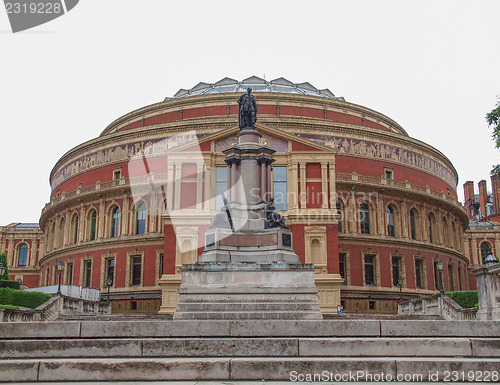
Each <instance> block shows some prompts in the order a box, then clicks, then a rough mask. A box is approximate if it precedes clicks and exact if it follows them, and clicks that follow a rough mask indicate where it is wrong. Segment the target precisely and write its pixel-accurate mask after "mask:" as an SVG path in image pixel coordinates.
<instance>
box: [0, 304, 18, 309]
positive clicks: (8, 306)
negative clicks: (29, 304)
mask: <svg viewBox="0 0 500 385" xmlns="http://www.w3.org/2000/svg"><path fill="white" fill-rule="evenodd" d="M0 308H4V309H12V310H19V306H15V305H2V304H0Z"/></svg>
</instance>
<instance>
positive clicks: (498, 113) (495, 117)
mask: <svg viewBox="0 0 500 385" xmlns="http://www.w3.org/2000/svg"><path fill="white" fill-rule="evenodd" d="M486 122H487V123H488V126H489V127H491V126H493V135H492V136H493V140H494V141H495V147H496V148H500V100H497V104H496V106H495V108H494V109H493V110H492V111H491V112H488V113H487V114H486ZM498 174H500V164H497V165H496V166H493V169H492V170H491V175H498Z"/></svg>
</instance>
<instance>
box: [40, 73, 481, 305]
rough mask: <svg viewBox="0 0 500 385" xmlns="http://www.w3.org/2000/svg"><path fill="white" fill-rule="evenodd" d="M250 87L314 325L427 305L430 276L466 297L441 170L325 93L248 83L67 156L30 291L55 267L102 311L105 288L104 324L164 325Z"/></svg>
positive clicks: (164, 111) (452, 187) (175, 103)
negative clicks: (306, 268) (314, 300)
mask: <svg viewBox="0 0 500 385" xmlns="http://www.w3.org/2000/svg"><path fill="white" fill-rule="evenodd" d="M249 87H250V88H252V94H253V95H254V96H255V98H256V101H257V107H258V114H257V117H258V120H257V123H256V127H257V130H258V131H260V132H261V133H262V135H263V136H262V140H263V141H264V142H265V143H267V145H268V146H269V147H271V148H272V149H274V150H275V151H276V152H275V153H274V155H273V157H274V163H273V168H272V174H271V179H272V181H271V185H272V188H273V193H274V197H275V203H276V208H277V209H278V210H279V212H280V213H282V214H283V215H284V216H285V218H286V224H287V226H288V227H289V228H290V229H291V231H292V233H293V247H294V250H295V252H296V253H297V254H298V255H299V257H300V259H301V260H302V262H303V263H314V265H315V269H316V282H317V284H318V288H319V296H320V304H321V306H322V310H323V311H324V312H334V311H336V305H337V304H340V303H342V304H343V305H344V309H345V311H346V312H374V313H375V312H376V313H394V312H397V301H398V300H399V298H400V287H399V285H400V283H401V286H402V293H403V296H404V297H405V299H407V298H410V297H412V296H421V295H428V294H433V293H435V292H436V290H439V282H440V281H439V275H438V273H437V262H438V260H441V261H442V263H443V264H444V268H443V270H442V276H443V285H444V289H445V290H466V289H469V288H471V289H473V288H475V280H474V277H473V276H471V274H470V273H469V271H468V267H469V261H468V259H467V258H466V257H465V252H464V240H463V234H464V231H465V230H466V228H467V226H468V217H467V214H466V212H465V210H464V209H463V207H462V205H461V204H460V203H459V202H458V201H457V193H456V187H457V182H458V175H457V172H456V170H455V169H454V167H453V165H452V164H451V163H450V161H449V160H448V159H447V158H446V156H444V155H443V154H442V153H441V152H439V151H438V150H437V149H435V148H433V147H431V146H429V145H427V144H425V143H423V142H421V141H419V140H416V139H413V138H411V137H410V136H408V134H407V133H406V132H405V130H404V129H403V128H402V127H401V126H400V125H399V124H398V123H396V122H395V121H393V120H392V119H390V118H389V117H387V116H385V115H383V114H382V113H380V112H377V111H374V110H371V109H369V108H367V107H363V106H360V105H356V104H353V103H350V102H347V101H345V100H344V98H342V97H336V96H335V95H334V94H333V93H332V92H330V91H329V90H328V89H322V90H319V89H317V88H315V87H314V86H312V85H311V84H309V83H299V84H297V83H292V82H290V81H288V80H286V79H284V78H279V79H275V80H272V81H266V80H264V79H261V78H258V77H251V78H248V79H245V80H243V81H237V80H234V79H230V78H224V79H222V80H220V81H219V82H217V83H213V84H209V83H199V84H198V85H196V86H195V87H193V88H192V89H189V90H185V89H181V90H179V91H178V92H177V93H176V94H175V95H174V96H173V97H171V98H170V97H168V98H166V99H165V100H164V101H162V102H159V103H156V104H152V105H149V106H146V107H142V108H139V109H137V110H135V111H132V112H130V113H128V114H126V115H124V116H122V117H120V118H118V119H117V120H115V121H114V122H112V123H111V124H110V125H109V126H108V127H106V128H105V129H104V131H103V132H102V134H101V135H100V136H99V137H97V138H95V139H92V140H90V141H88V142H86V143H83V144H81V145H79V146H77V147H75V148H73V149H72V150H70V151H69V152H67V153H66V154H65V155H64V156H63V157H62V158H61V159H60V160H59V161H58V162H57V164H56V165H55V166H54V168H53V170H52V172H51V174H50V184H51V187H52V193H51V196H50V202H49V203H48V204H47V205H46V206H45V207H44V209H43V211H42V215H41V218H40V227H41V229H42V231H43V242H42V243H41V244H42V246H41V250H39V251H38V253H37V265H38V267H39V269H40V270H39V274H40V277H39V279H40V285H41V286H46V285H52V284H55V283H57V279H58V274H57V269H56V264H57V263H59V261H61V260H62V262H63V264H64V265H65V269H64V273H63V278H62V283H63V284H73V285H81V286H85V287H92V288H100V289H101V290H102V293H103V296H104V297H105V296H106V293H107V284H106V281H107V279H108V278H110V281H109V283H111V286H110V295H111V300H112V303H113V312H119V313H124V312H157V311H159V310H160V307H161V312H164V313H168V312H173V311H174V309H175V303H176V300H177V297H176V296H177V294H176V290H177V288H178V287H179V285H180V282H181V272H180V270H181V266H182V264H185V263H193V262H195V261H196V259H197V256H198V255H200V254H201V252H202V251H203V249H204V242H205V232H206V230H207V229H208V227H209V225H210V223H211V220H212V217H213V216H214V214H216V212H218V210H220V208H221V206H222V199H221V198H220V194H221V193H224V192H225V191H226V190H227V184H228V182H227V180H228V174H227V165H226V163H225V155H224V154H223V152H222V151H223V150H225V149H227V148H229V147H230V146H232V144H233V143H235V142H236V134H237V133H238V132H239V127H238V104H237V100H238V97H239V95H241V94H242V93H245V92H246V90H247V88H249ZM216 196H219V197H218V198H214V197H216ZM38 255H39V256H38ZM33 263H34V262H33ZM338 289H340V291H339V290H338ZM162 290H163V305H162ZM336 290H337V291H336ZM339 292H340V296H338V295H337V294H336V293H339ZM330 295H331V297H329V296H330Z"/></svg>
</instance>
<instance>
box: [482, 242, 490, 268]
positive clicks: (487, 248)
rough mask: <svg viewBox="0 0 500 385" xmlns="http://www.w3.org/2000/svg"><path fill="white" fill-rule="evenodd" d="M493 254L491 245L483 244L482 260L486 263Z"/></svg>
mask: <svg viewBox="0 0 500 385" xmlns="http://www.w3.org/2000/svg"><path fill="white" fill-rule="evenodd" d="M490 254H491V245H490V244H489V243H488V242H483V243H481V260H482V261H483V263H484V260H485V258H486V257H487V256H488V255H490Z"/></svg>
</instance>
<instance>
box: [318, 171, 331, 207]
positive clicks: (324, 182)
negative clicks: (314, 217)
mask: <svg viewBox="0 0 500 385" xmlns="http://www.w3.org/2000/svg"><path fill="white" fill-rule="evenodd" d="M321 198H322V201H321V208H323V209H328V164H327V163H326V162H321ZM333 207H334V206H332V208H333Z"/></svg>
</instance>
